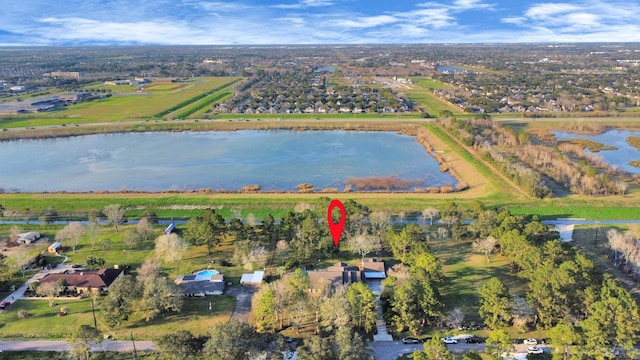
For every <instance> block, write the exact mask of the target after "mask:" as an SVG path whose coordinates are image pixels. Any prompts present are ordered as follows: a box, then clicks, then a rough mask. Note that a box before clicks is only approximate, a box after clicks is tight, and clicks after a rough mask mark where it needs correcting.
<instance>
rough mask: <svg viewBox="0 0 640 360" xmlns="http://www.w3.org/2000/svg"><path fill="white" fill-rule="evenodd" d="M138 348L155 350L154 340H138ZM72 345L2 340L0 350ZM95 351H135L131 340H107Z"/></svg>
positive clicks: (61, 348)
mask: <svg viewBox="0 0 640 360" xmlns="http://www.w3.org/2000/svg"><path fill="white" fill-rule="evenodd" d="M135 347H136V350H138V351H152V350H154V346H153V342H152V341H136V342H135ZM69 350H71V346H70V345H69V344H67V342H66V341H60V340H56V341H52V340H23V341H0V351H69ZM92 350H93V351H95V352H97V351H118V352H130V351H133V343H132V342H131V341H119V340H105V341H103V342H102V343H100V344H98V345H96V346H94V347H93V348H92Z"/></svg>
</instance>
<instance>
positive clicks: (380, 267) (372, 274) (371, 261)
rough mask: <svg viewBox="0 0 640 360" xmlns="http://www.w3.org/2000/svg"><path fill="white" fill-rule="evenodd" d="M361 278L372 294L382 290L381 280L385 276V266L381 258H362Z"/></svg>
mask: <svg viewBox="0 0 640 360" xmlns="http://www.w3.org/2000/svg"><path fill="white" fill-rule="evenodd" d="M362 278H363V280H364V281H365V282H366V283H367V286H369V288H370V289H371V291H373V293H374V294H379V293H380V292H381V291H382V280H384V279H386V278H387V268H386V265H385V263H384V261H382V260H378V259H375V258H364V259H362Z"/></svg>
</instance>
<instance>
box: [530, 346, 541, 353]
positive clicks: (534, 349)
mask: <svg viewBox="0 0 640 360" xmlns="http://www.w3.org/2000/svg"><path fill="white" fill-rule="evenodd" d="M527 353H529V354H542V353H543V351H542V349H541V348H539V347H537V346H529V347H528V348H527Z"/></svg>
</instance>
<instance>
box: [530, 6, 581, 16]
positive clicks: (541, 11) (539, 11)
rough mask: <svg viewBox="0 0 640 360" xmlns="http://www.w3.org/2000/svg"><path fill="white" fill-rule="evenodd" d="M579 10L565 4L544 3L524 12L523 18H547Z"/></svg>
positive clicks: (577, 7) (576, 7)
mask: <svg viewBox="0 0 640 360" xmlns="http://www.w3.org/2000/svg"><path fill="white" fill-rule="evenodd" d="M576 10H580V7H579V6H576V5H573V4H566V3H545V4H538V5H534V6H532V7H530V8H529V10H527V11H526V12H525V14H524V15H525V16H527V17H529V18H534V19H536V18H545V19H546V18H549V17H551V16H555V15H558V14H564V13H567V12H570V11H576Z"/></svg>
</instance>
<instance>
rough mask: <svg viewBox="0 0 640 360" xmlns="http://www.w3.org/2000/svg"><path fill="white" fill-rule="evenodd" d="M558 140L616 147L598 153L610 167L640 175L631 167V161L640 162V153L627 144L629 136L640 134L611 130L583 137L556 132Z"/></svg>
mask: <svg viewBox="0 0 640 360" xmlns="http://www.w3.org/2000/svg"><path fill="white" fill-rule="evenodd" d="M553 133H554V134H555V135H556V139H558V140H561V139H588V140H593V141H597V142H600V143H603V144H605V145H611V146H616V147H617V148H618V150H606V151H600V152H597V153H596V154H598V155H599V156H601V157H602V158H603V159H604V160H605V161H606V162H607V163H608V164H609V166H613V165H617V166H618V167H619V168H620V169H621V170H624V171H626V172H629V173H632V174H640V168H637V167H635V166H631V165H629V161H632V160H640V151H638V150H637V149H636V148H634V147H633V146H631V145H629V144H628V143H627V136H635V137H638V136H640V132H637V131H628V130H609V131H606V132H604V133H602V134H598V135H582V134H574V133H567V132H560V131H554V132H553Z"/></svg>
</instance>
